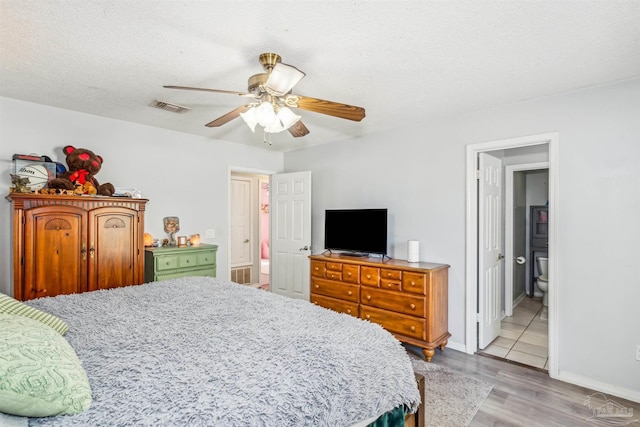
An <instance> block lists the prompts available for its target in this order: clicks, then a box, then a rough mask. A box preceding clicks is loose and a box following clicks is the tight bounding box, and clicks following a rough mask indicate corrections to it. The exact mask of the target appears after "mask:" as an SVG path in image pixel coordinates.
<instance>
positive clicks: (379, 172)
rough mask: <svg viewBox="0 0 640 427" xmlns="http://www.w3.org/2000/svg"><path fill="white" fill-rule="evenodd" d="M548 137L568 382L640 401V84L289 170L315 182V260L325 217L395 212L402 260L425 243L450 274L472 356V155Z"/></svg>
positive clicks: (562, 98)
mask: <svg viewBox="0 0 640 427" xmlns="http://www.w3.org/2000/svg"><path fill="white" fill-rule="evenodd" d="M365 107H366V106H365ZM389 108H396V109H397V108H403V106H402V104H394V105H390V107H389ZM404 108H414V106H413V105H407V106H406V107H404ZM365 120H375V117H367V118H366V119H365ZM548 132H559V135H560V145H559V149H560V153H559V163H560V166H559V186H558V194H559V203H558V206H557V207H556V214H557V215H556V219H557V225H558V233H557V237H558V242H557V254H558V277H557V278H556V283H557V286H558V289H557V300H558V302H559V317H558V327H559V348H558V351H559V353H558V367H559V376H560V378H562V379H566V380H569V381H571V382H574V383H580V384H583V385H587V386H589V387H592V388H596V389H608V390H611V388H612V387H613V388H614V389H616V390H618V391H619V394H620V395H626V396H632V397H633V396H635V397H636V398H639V397H640V362H636V361H635V359H634V354H635V353H634V351H635V345H636V343H640V327H639V326H638V325H640V309H639V305H638V301H640V261H639V258H638V256H637V254H638V247H639V246H640V221H639V219H640V214H639V212H640V78H639V79H633V80H629V81H625V82H618V83H616V84H611V85H605V86H600V87H595V88H590V89H585V90H581V91H575V92H571V93H566V94H562V95H557V96H552V97H545V98H539V99H535V100H531V101H528V102H522V103H519V104H515V105H509V106H504V107H500V108H495V109H491V110H485V111H478V112H472V113H469V114H465V115H460V116H457V117H455V118H452V119H450V120H440V121H437V122H431V123H429V122H425V123H420V124H416V125H415V126H413V127H410V126H403V127H401V128H399V129H398V130H397V131H395V132H388V133H385V134H379V135H375V136H371V137H368V138H367V139H366V140H364V139H363V140H357V141H351V142H344V141H343V142H338V143H333V144H329V145H324V146H320V147H315V148H311V149H308V150H301V151H294V152H289V153H285V156H284V163H285V169H286V170H287V171H288V172H291V171H298V170H311V171H312V172H313V174H312V176H313V188H314V195H313V220H314V222H313V235H312V236H313V246H312V247H313V251H314V252H319V251H321V250H322V248H323V243H324V242H323V241H322V239H323V213H324V210H325V209H329V208H349V207H386V208H388V209H389V228H390V231H389V240H390V251H391V254H390V255H391V256H392V257H396V258H404V257H406V250H405V248H406V241H407V240H408V239H416V240H420V249H421V254H420V258H421V260H423V261H433V262H444V263H448V264H450V265H451V269H450V275H449V330H450V332H451V333H452V334H453V336H452V338H451V342H452V343H453V345H454V346H457V347H464V341H465V274H466V273H467V272H466V271H465V146H466V145H467V144H474V143H479V142H486V141H495V140H502V139H507V138H515V137H521V136H527V135H535V134H542V133H548ZM470 273H471V272H470Z"/></svg>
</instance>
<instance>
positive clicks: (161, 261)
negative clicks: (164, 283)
mask: <svg viewBox="0 0 640 427" xmlns="http://www.w3.org/2000/svg"><path fill="white" fill-rule="evenodd" d="M156 263H157V266H156V268H157V269H158V270H171V269H173V268H178V257H177V256H175V255H173V256H159V257H158V258H156Z"/></svg>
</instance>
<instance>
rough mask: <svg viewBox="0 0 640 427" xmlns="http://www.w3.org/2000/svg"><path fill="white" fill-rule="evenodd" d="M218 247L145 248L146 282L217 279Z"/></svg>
mask: <svg viewBox="0 0 640 427" xmlns="http://www.w3.org/2000/svg"><path fill="white" fill-rule="evenodd" d="M217 250H218V246H217V245H205V244H200V245H198V246H185V247H181V248H179V247H177V246H165V247H161V248H145V251H144V281H145V283H148V282H154V281H158V280H167V279H175V278H176V277H185V276H211V277H216V251H217Z"/></svg>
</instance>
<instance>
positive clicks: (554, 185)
mask: <svg viewBox="0 0 640 427" xmlns="http://www.w3.org/2000/svg"><path fill="white" fill-rule="evenodd" d="M559 138H560V134H559V133H558V132H551V133H544V134H539V135H530V136H524V137H519V138H510V139H503V140H497V141H489V142H481V143H476V144H469V145H467V146H466V187H467V188H466V243H465V246H466V249H465V252H466V266H465V272H466V274H465V276H466V277H465V282H466V313H467V316H466V325H465V332H466V333H465V335H466V337H465V349H466V352H467V353H468V354H474V353H475V352H476V350H477V348H478V322H477V318H478V185H477V178H476V170H477V158H478V153H481V152H485V151H495V150H507V149H511V148H521V147H527V146H533V145H541V144H549V145H548V152H549V215H548V221H549V255H548V257H549V293H548V299H549V376H550V377H551V378H557V377H558V354H557V352H558V322H557V313H558V309H557V308H558V306H559V301H558V293H557V292H556V288H555V286H554V282H555V278H556V277H557V276H558V275H557V262H556V235H557V229H558V223H559V212H558V176H559V175H560V173H559V172H560V170H559V169H560V165H559Z"/></svg>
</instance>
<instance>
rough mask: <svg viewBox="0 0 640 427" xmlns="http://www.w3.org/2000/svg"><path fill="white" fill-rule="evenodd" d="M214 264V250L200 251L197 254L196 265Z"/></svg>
mask: <svg viewBox="0 0 640 427" xmlns="http://www.w3.org/2000/svg"><path fill="white" fill-rule="evenodd" d="M211 264H213V265H214V266H215V265H216V253H215V251H207V252H201V253H199V254H198V265H211Z"/></svg>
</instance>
